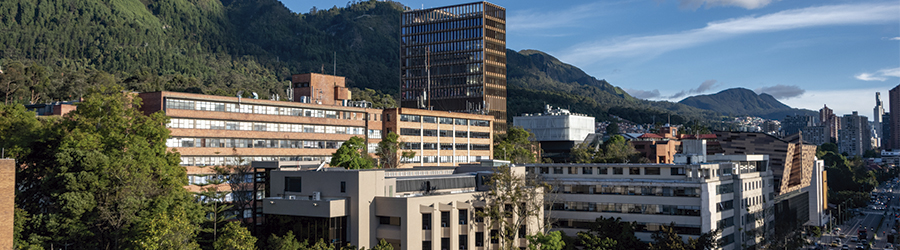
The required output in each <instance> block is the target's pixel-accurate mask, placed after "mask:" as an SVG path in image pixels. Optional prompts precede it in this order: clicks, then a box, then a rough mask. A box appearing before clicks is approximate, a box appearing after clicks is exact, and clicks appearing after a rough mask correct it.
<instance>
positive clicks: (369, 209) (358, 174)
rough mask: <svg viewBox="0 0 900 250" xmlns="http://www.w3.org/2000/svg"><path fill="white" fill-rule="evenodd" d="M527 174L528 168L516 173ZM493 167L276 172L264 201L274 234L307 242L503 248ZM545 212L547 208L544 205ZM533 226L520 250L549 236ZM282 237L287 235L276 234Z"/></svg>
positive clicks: (518, 239) (527, 229)
mask: <svg viewBox="0 0 900 250" xmlns="http://www.w3.org/2000/svg"><path fill="white" fill-rule="evenodd" d="M512 169H513V173H514V174H517V175H524V174H525V169H524V168H521V167H513V168H512ZM491 173H492V172H491V169H490V167H458V168H448V167H428V168H413V169H376V170H344V169H333V168H326V169H324V170H323V171H297V170H292V169H277V170H272V171H271V172H270V176H271V183H270V196H269V197H267V198H265V199H264V200H263V201H262V204H263V212H264V213H265V215H266V220H267V223H268V224H269V225H267V227H268V228H272V229H273V230H282V231H287V230H293V231H294V233H295V234H296V235H297V237H298V238H299V239H301V240H303V239H307V238H310V239H314V240H315V239H319V238H322V239H325V240H326V242H334V243H338V244H339V245H344V244H346V243H350V244H353V245H355V246H359V247H368V248H371V247H373V246H375V245H376V244H377V243H378V242H379V241H380V240H385V241H386V242H388V243H390V244H392V245H393V247H394V249H474V250H485V249H499V245H498V244H497V243H496V242H497V241H495V240H493V239H492V237H491V236H492V235H496V233H497V232H496V230H497V229H496V228H488V227H487V224H486V223H485V220H486V219H487V218H481V217H478V216H477V213H476V211H477V210H479V209H483V207H484V203H480V202H479V201H478V200H479V199H478V195H479V194H481V192H482V191H484V190H485V189H484V188H483V186H482V184H483V183H479V182H478V181H479V179H482V178H481V177H482V176H485V175H489V174H491ZM538 207H540V206H538ZM542 217H543V215H542V214H541V216H540V217H539V218H534V219H530V220H527V223H526V224H525V227H524V228H523V229H525V231H523V232H522V233H520V235H517V236H519V237H516V240H515V242H514V243H513V244H514V245H515V246H520V247H525V246H526V245H527V240H526V239H525V235H531V234H534V233H536V232H539V231H540V230H541V229H542V224H541V223H542V220H540V218H542ZM270 233H275V234H276V235H283V234H284V232H270Z"/></svg>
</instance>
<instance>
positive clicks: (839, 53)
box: [282, 0, 900, 119]
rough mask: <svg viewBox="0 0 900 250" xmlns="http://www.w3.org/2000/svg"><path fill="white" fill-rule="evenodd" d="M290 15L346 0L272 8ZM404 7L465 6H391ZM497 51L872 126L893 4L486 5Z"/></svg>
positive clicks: (893, 76) (569, 1) (898, 8)
mask: <svg viewBox="0 0 900 250" xmlns="http://www.w3.org/2000/svg"><path fill="white" fill-rule="evenodd" d="M282 2H283V3H284V4H285V6H287V7H288V8H290V9H291V10H293V11H294V12H299V13H306V12H308V11H309V9H310V8H312V7H313V6H316V7H317V8H319V9H323V8H331V7H332V6H345V5H347V3H348V1H333V0H302V1H301V0H282ZM399 2H401V3H403V4H404V5H406V6H410V7H412V8H422V7H425V8H430V7H438V6H444V5H453V4H459V3H467V2H470V1H449V0H400V1H399ZM490 2H492V3H495V4H498V5H500V6H503V7H505V8H506V9H507V47H508V48H510V49H513V50H522V49H536V50H541V51H544V52H547V53H549V54H551V55H554V56H556V57H557V58H559V59H560V60H562V61H563V62H566V63H570V64H572V65H575V66H577V67H579V68H581V69H582V70H584V71H585V72H587V73H588V74H590V75H592V76H594V77H596V78H598V79H606V80H607V81H609V82H610V83H612V84H613V85H616V86H619V87H622V88H623V89H625V90H626V91H628V92H629V93H630V94H632V95H633V96H636V97H640V98H644V99H650V100H670V101H679V100H681V99H683V98H685V97H687V96H691V95H698V94H712V93H716V92H718V91H721V90H724V89H728V88H734V87H743V88H748V89H752V90H755V91H757V93H760V92H765V93H769V94H772V95H773V96H775V97H776V98H778V99H779V100H780V101H782V102H783V103H785V104H788V105H790V106H793V107H798V108H806V109H811V110H818V109H819V108H821V107H822V106H823V105H825V104H827V105H828V107H830V108H832V109H834V110H835V114H838V115H843V114H849V113H850V112H852V111H854V110H856V111H859V112H860V115H865V116H867V117H869V118H870V119H871V118H872V108H873V107H874V105H875V92H876V91H880V92H881V93H882V99H883V100H884V101H885V108H886V109H887V102H888V100H887V92H888V90H889V89H891V88H893V87H894V86H897V85H898V84H900V1H898V0H889V1H882V0H877V1H876V0H873V1H862V0H860V1H850V0H780V1H779V0H621V1H620V0H600V1H587V0H566V1H539V0H495V1H490Z"/></svg>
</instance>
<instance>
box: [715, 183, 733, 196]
mask: <svg viewBox="0 0 900 250" xmlns="http://www.w3.org/2000/svg"><path fill="white" fill-rule="evenodd" d="M730 193H734V184H731V183H728V184H719V185H717V186H716V194H730Z"/></svg>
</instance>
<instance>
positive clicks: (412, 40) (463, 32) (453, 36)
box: [401, 25, 484, 53]
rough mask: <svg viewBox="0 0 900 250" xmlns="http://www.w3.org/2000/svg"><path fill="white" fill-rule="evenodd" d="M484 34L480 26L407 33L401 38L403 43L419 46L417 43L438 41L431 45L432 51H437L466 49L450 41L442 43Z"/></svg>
mask: <svg viewBox="0 0 900 250" xmlns="http://www.w3.org/2000/svg"><path fill="white" fill-rule="evenodd" d="M424 26H429V25H424ZM410 28H416V27H410ZM482 36H484V31H483V30H482V29H481V28H480V27H478V28H472V29H458V30H449V31H442V32H437V33H430V34H421V35H405V36H403V37H402V38H401V39H403V44H405V45H406V46H417V45H421V44H427V43H438V44H432V46H429V48H430V50H431V52H432V53H435V52H443V51H455V50H460V49H466V48H465V47H456V46H450V45H451V44H450V43H441V42H444V41H451V40H470V39H476V38H480V37H482ZM435 45H443V46H435ZM473 49H474V48H473Z"/></svg>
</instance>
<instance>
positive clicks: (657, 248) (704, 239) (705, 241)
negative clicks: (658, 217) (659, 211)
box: [650, 222, 719, 250]
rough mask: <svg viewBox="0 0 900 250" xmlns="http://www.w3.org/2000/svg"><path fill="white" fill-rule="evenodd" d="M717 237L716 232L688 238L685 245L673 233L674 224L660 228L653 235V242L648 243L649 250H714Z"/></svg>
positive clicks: (676, 234) (679, 237)
mask: <svg viewBox="0 0 900 250" xmlns="http://www.w3.org/2000/svg"><path fill="white" fill-rule="evenodd" d="M718 235H719V231H718V230H714V231H712V232H709V233H704V234H702V235H700V237H698V238H697V239H694V238H688V242H687V243H685V242H684V240H683V239H682V238H681V236H679V235H678V233H676V232H675V222H672V223H671V224H669V225H668V226H662V227H661V228H660V230H659V231H656V232H654V233H653V236H651V237H653V242H652V243H650V250H667V249H674V250H678V249H683V250H706V249H714V248H716V238H717V237H718Z"/></svg>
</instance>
